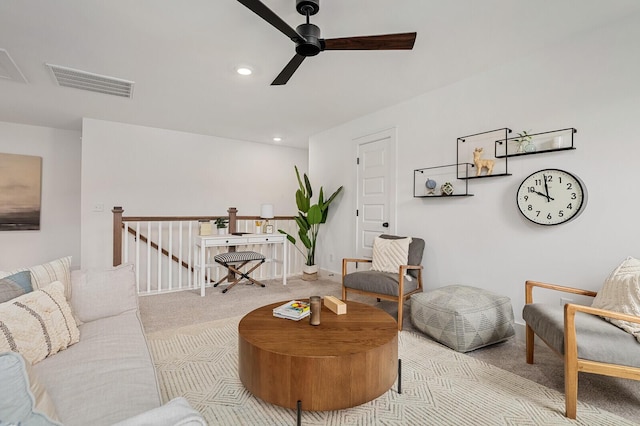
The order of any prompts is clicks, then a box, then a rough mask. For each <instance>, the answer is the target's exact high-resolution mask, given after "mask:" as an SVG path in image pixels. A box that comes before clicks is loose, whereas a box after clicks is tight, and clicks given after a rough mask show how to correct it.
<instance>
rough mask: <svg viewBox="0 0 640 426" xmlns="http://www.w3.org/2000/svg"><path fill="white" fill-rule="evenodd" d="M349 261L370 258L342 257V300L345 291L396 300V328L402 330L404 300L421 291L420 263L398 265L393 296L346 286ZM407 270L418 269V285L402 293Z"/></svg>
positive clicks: (361, 260)
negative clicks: (396, 284) (396, 287)
mask: <svg viewBox="0 0 640 426" xmlns="http://www.w3.org/2000/svg"><path fill="white" fill-rule="evenodd" d="M349 263H372V259H355V258H345V259H342V300H345V301H346V300H347V292H349V293H355V294H362V295H365V296H373V297H376V298H377V299H384V300H390V301H392V302H396V303H397V304H398V330H402V316H403V304H404V302H405V300H408V299H409V298H410V297H411V296H412V295H414V294H416V293H420V292H422V269H423V267H422V265H400V267H399V268H398V296H393V295H390V294H384V293H376V292H371V291H364V290H358V289H354V288H348V287H345V285H344V276H345V275H347V267H348V264H349ZM409 270H417V271H418V277H417V280H418V287H417V288H416V289H415V290H413V291H410V292H409V293H407V294H404V277H405V275H406V274H407V271H409Z"/></svg>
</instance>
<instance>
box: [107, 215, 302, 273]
mask: <svg viewBox="0 0 640 426" xmlns="http://www.w3.org/2000/svg"><path fill="white" fill-rule="evenodd" d="M111 211H112V212H113V266H118V265H120V264H121V263H122V229H124V222H176V221H202V220H205V221H207V220H209V221H211V220H216V219H218V218H227V217H228V218H229V233H233V232H236V231H237V221H238V220H263V219H262V218H261V217H260V216H238V215H237V211H238V210H237V209H236V208H235V207H229V209H228V210H227V213H228V214H227V215H219V216H123V213H124V209H123V208H122V207H120V206H115V207H113V209H112V210H111ZM270 220H295V216H275V217H273V218H271V219H270ZM131 231H132V228H129V230H128V232H129V233H131ZM134 233H135V232H134ZM140 237H141V239H142V238H144V239H143V240H142V241H144V242H147V240H146V237H144V236H143V235H142V234H141V235H140ZM151 246H152V247H153V248H155V249H156V250H157V249H158V245H157V244H156V243H154V242H153V241H152V242H151ZM162 254H163V255H165V256H168V255H169V253H168V252H167V251H166V250H164V249H163V250H162ZM172 257H175V256H173V255H172ZM173 260H174V261H176V262H177V260H176V259H173ZM182 263H183V266H184V262H182Z"/></svg>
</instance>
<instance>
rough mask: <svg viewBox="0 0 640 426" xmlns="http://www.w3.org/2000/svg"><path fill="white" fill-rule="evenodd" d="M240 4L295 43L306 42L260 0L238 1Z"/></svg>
mask: <svg viewBox="0 0 640 426" xmlns="http://www.w3.org/2000/svg"><path fill="white" fill-rule="evenodd" d="M238 1H239V2H240V3H242V4H243V5H245V6H246V7H247V8H248V9H250V10H251V11H252V12H253V13H255V14H256V15H258V16H259V17H261V18H262V19H264V20H265V21H267V22H268V23H269V24H271V25H272V26H273V27H275V28H277V29H278V30H280V32H282V33H283V34H284V35H286V36H287V37H289V38H290V39H291V40H293V41H294V42H296V43H298V42H304V41H306V40H305V38H304V37H302V36H301V35H300V34H298V32H297V31H296V30H294V29H293V28H292V27H291V26H290V25H289V24H287V23H286V22H284V21H283V20H282V18H280V17H279V16H278V15H276V14H275V13H274V12H273V11H272V10H271V9H269V8H268V7H267V6H265V5H264V3H262V2H261V1H260V0H238Z"/></svg>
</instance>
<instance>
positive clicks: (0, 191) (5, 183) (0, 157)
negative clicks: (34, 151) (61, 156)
mask: <svg viewBox="0 0 640 426" xmlns="http://www.w3.org/2000/svg"><path fill="white" fill-rule="evenodd" d="M41 190H42V157H35V156H33V155H18V154H0V231H33V230H36V231H37V230H39V229H40V202H41V195H42V192H41Z"/></svg>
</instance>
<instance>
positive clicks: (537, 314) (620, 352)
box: [522, 303, 640, 367]
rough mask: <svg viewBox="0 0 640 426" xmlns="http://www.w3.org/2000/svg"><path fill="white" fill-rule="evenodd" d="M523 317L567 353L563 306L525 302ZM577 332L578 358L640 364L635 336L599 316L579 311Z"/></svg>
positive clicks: (561, 351)
mask: <svg viewBox="0 0 640 426" xmlns="http://www.w3.org/2000/svg"><path fill="white" fill-rule="evenodd" d="M522 318H523V319H524V320H525V322H526V323H527V325H528V326H530V327H531V328H532V329H533V331H534V332H535V333H536V334H537V335H538V336H540V337H541V338H542V339H543V340H544V341H545V342H546V343H547V344H548V345H549V346H551V347H552V348H553V349H555V351H556V352H558V353H559V354H564V307H562V306H560V305H558V306H556V305H555V304H549V303H530V304H528V305H524V308H523V310H522ZM576 335H577V341H578V358H580V359H588V360H591V361H598V362H607V363H611V364H619V365H628V366H631V367H640V357H639V356H638V350H639V349H640V345H639V344H638V342H637V341H636V339H635V338H634V337H633V336H632V335H631V334H629V333H626V332H625V331H623V330H621V329H620V328H618V327H616V326H614V325H612V324H610V323H608V322H607V321H605V320H603V319H602V318H600V317H599V316H597V315H590V314H586V313H584V312H576ZM612 347H614V348H616V349H617V350H615V351H612V350H611V348H612Z"/></svg>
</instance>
